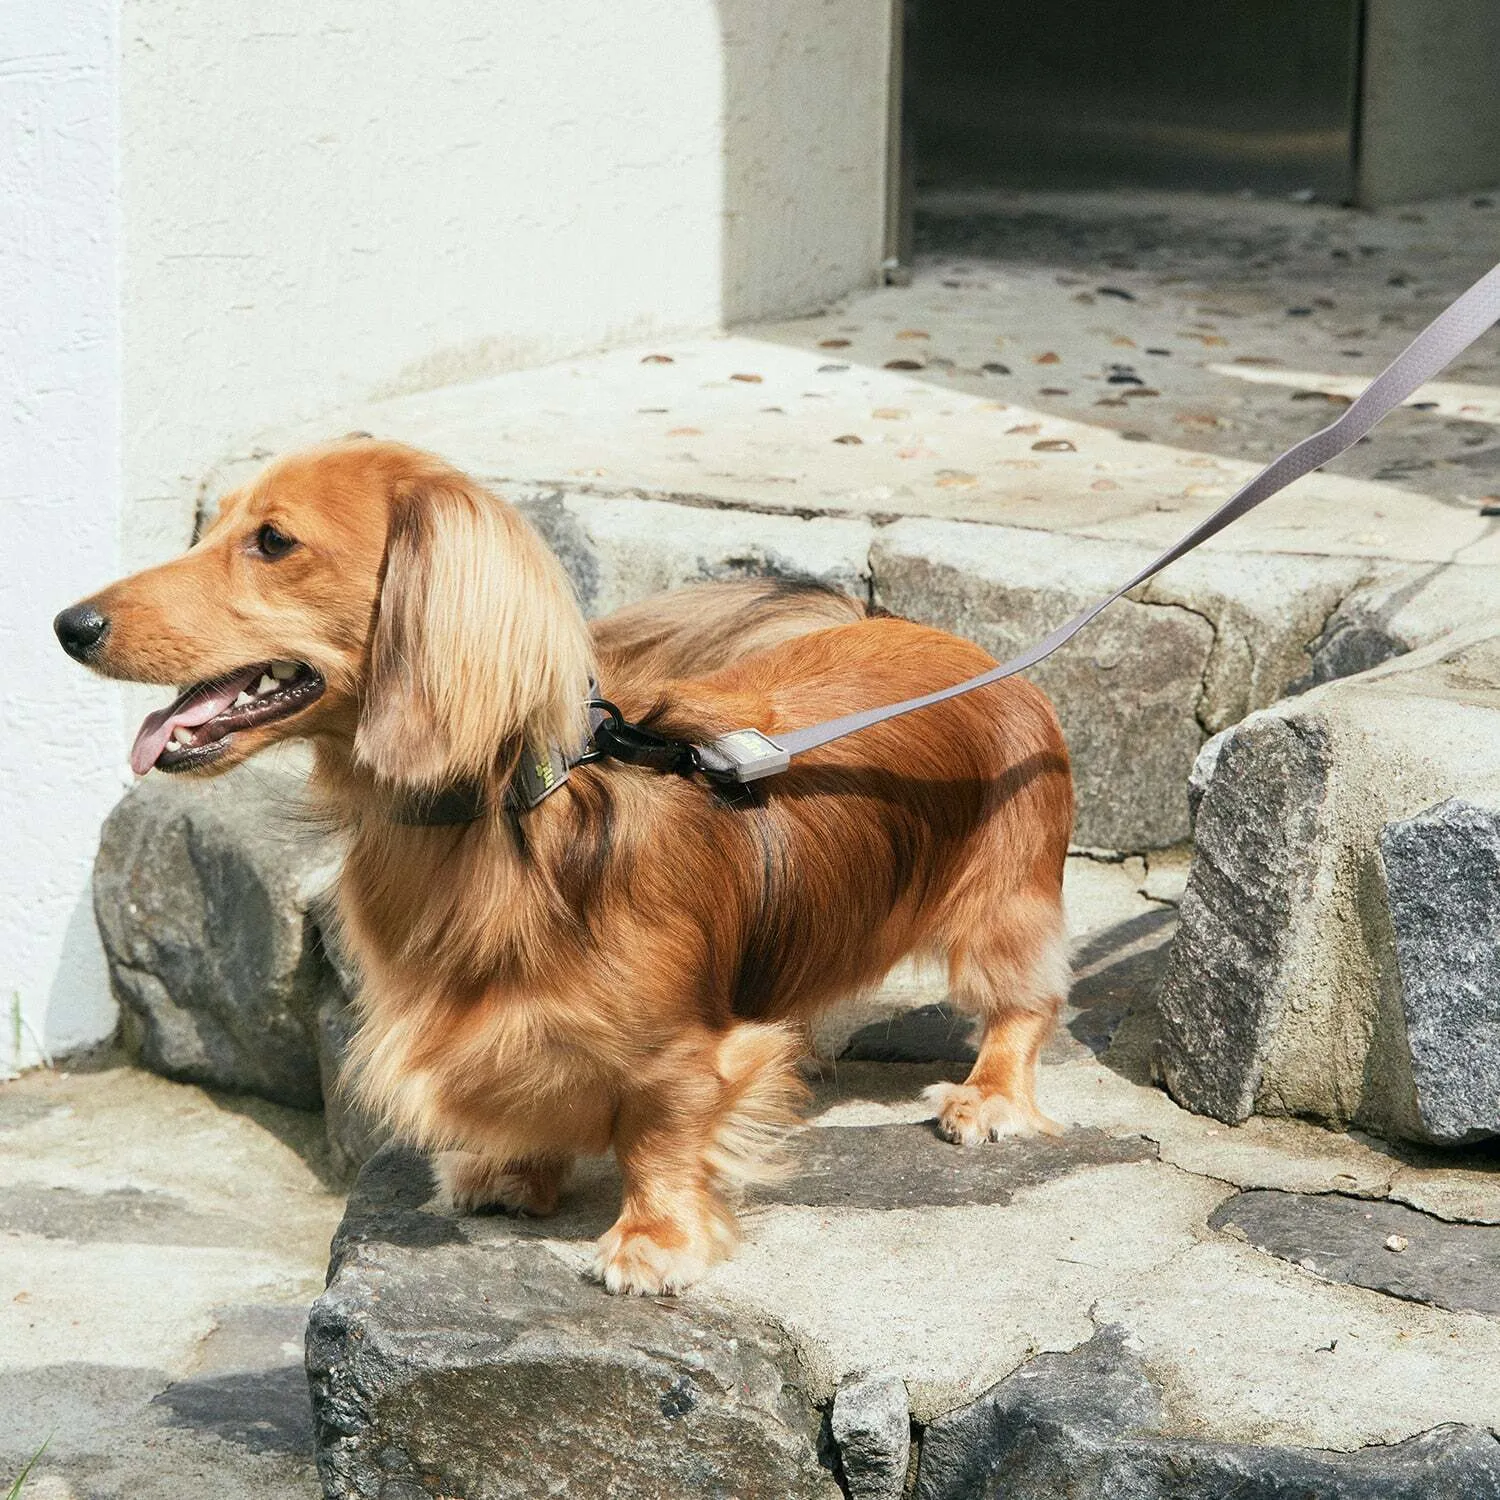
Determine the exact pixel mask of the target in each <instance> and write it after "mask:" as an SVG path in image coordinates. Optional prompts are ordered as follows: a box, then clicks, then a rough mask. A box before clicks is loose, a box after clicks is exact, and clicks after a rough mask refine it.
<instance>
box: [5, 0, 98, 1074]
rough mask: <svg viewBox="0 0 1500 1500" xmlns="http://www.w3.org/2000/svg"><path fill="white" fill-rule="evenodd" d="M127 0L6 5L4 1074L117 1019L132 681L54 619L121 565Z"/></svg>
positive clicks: (13, 1) (10, 0)
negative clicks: (116, 818)
mask: <svg viewBox="0 0 1500 1500" xmlns="http://www.w3.org/2000/svg"><path fill="white" fill-rule="evenodd" d="M115 23H116V0H7V3H6V4H5V6H4V7H3V10H0V161H3V162H4V170H3V175H0V288H3V289H4V290H3V294H0V398H3V406H0V455H3V457H0V534H3V536H4V537H5V547H4V551H3V554H0V568H3V570H4V572H3V580H4V582H3V587H0V654H3V658H4V661H5V664H6V683H5V697H4V709H3V719H0V829H3V833H0V851H3V853H0V956H3V967H0V1076H4V1074H5V1073H6V1072H8V1071H11V1070H12V1069H14V1068H16V1067H24V1066H27V1065H29V1064H31V1063H34V1062H36V1061H38V1060H39V1059H40V1058H41V1057H42V1056H44V1055H45V1053H46V1052H57V1051H62V1050H65V1049H67V1048H70V1047H75V1046H78V1045H81V1044H83V1043H86V1042H91V1041H94V1040H97V1039H98V1038H99V1037H101V1036H107V1035H108V1034H109V1032H110V1031H111V1030H113V1027H114V1005H113V1002H112V1001H111V1000H110V997H109V986H108V981H107V979H106V977H105V973H104V960H103V954H102V952H101V950H100V947H99V938H98V935H97V933H96V931H95V928H94V916H93V910H92V907H91V904H90V897H89V871H90V868H91V866H92V863H93V857H94V851H95V849H96V847H97V846H98V841H99V824H100V822H101V821H102V820H103V818H104V815H105V814H106V813H107V812H108V811H109V809H110V807H111V806H112V805H113V804H114V802H115V800H116V799H117V798H118V797H119V795H120V792H121V790H122V788H123V786H124V781H125V778H124V775H123V774H122V772H123V769H124V768H123V767H122V766H121V764H120V757H119V739H120V732H119V711H118V707H117V701H116V699H117V695H116V691H115V690H114V689H113V688H112V687H110V686H109V685H108V684H105V683H102V682H99V681H97V680H96V679H94V678H92V677H90V676H89V675H88V674H87V673H85V672H84V670H83V669H82V668H81V667H75V666H74V665H73V664H72V663H71V662H69V661H68V660H67V659H66V658H65V657H64V656H63V654H62V652H61V651H59V650H58V648H57V642H56V641H55V640H54V639H53V637H52V631H51V620H52V616H53V615H54V614H55V613H56V612H57V610H58V609H60V608H61V607H62V606H63V605H64V604H66V603H68V602H69V601H71V600H72V599H75V598H77V597H78V596H79V595H80V594H83V593H84V592H86V591H87V590H88V589H90V588H92V587H94V586H95V585H96V584H97V583H98V582H99V580H101V579H103V578H107V577H109V575H110V574H111V573H113V572H114V571H115V570H116V567H117V566H118V561H119V517H120V454H119V433H120V428H119V399H120V380H119V341H118V324H119V295H118V286H117V277H116V258H117V251H118V212H117V209H118V200H117V194H116V167H117V152H116V143H117V113H116V109H117V89H116V83H117V67H116V57H117V52H116V31H115Z"/></svg>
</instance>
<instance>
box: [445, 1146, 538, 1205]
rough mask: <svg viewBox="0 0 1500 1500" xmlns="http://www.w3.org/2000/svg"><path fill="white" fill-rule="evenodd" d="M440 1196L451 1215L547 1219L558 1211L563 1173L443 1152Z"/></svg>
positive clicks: (484, 1157) (459, 1152)
mask: <svg viewBox="0 0 1500 1500" xmlns="http://www.w3.org/2000/svg"><path fill="white" fill-rule="evenodd" d="M432 1165H433V1171H434V1172H435V1173H436V1174H437V1180H438V1196H439V1200H440V1201H441V1203H442V1204H443V1206H444V1207H445V1208H446V1209H448V1210H449V1211H450V1212H451V1213H456V1214H472V1213H477V1212H478V1211H479V1210H480V1209H484V1208H491V1209H495V1208H498V1209H502V1210H503V1211H504V1212H506V1213H513V1214H532V1215H534V1216H535V1217H537V1218H539V1219H540V1218H545V1217H546V1216H547V1215H548V1214H550V1213H553V1212H554V1211H555V1210H556V1208H557V1199H558V1192H559V1189H560V1188H561V1186H562V1179H563V1169H561V1168H553V1167H543V1166H532V1165H531V1164H530V1163H527V1164H524V1165H520V1166H516V1165H513V1164H511V1163H508V1162H502V1161H496V1160H495V1159H494V1158H493V1157H489V1156H480V1155H479V1154H478V1153H477V1152H473V1151H443V1152H440V1153H439V1154H438V1155H437V1156H436V1157H434V1158H433V1163H432Z"/></svg>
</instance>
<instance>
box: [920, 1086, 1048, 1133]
mask: <svg viewBox="0 0 1500 1500" xmlns="http://www.w3.org/2000/svg"><path fill="white" fill-rule="evenodd" d="M922 1097H923V1098H924V1099H925V1100H926V1101H927V1102H928V1103H929V1104H931V1105H932V1106H933V1108H934V1109H936V1110H937V1129H938V1134H939V1135H940V1136H942V1137H943V1139H944V1140H945V1141H952V1142H953V1144H954V1145H956V1146H977V1145H979V1144H980V1143H981V1142H982V1141H998V1140H1001V1139H1002V1138H1003V1137H1005V1136H1008V1135H1061V1134H1062V1133H1063V1132H1062V1126H1061V1125H1059V1124H1058V1123H1057V1122H1056V1121H1055V1120H1049V1119H1048V1118H1047V1116H1046V1115H1044V1114H1043V1113H1042V1112H1041V1111H1040V1110H1039V1109H1038V1108H1037V1107H1036V1106H1035V1105H1034V1104H1020V1103H1017V1102H1016V1101H1015V1100H1013V1099H1007V1098H1006V1097H1005V1096H1004V1095H1003V1094H986V1093H983V1092H982V1091H981V1090H979V1089H978V1088H976V1087H975V1086H974V1085H973V1084H972V1083H934V1084H932V1085H931V1086H930V1087H929V1088H927V1089H924V1090H923V1092H922Z"/></svg>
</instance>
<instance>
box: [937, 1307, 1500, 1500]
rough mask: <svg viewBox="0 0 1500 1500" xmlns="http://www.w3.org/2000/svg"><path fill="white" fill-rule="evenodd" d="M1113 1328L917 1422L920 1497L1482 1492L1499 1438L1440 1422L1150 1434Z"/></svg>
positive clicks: (1299, 1499)
mask: <svg viewBox="0 0 1500 1500" xmlns="http://www.w3.org/2000/svg"><path fill="white" fill-rule="evenodd" d="M1139 1347H1140V1346H1139V1343H1138V1341H1136V1340H1134V1339H1133V1338H1132V1337H1131V1336H1130V1335H1129V1334H1128V1333H1127V1331H1126V1330H1124V1329H1122V1328H1119V1327H1114V1326H1111V1327H1105V1328H1101V1329H1100V1330H1099V1332H1098V1333H1096V1334H1095V1335H1094V1337H1093V1338H1091V1339H1090V1340H1089V1341H1088V1342H1087V1343H1085V1344H1082V1345H1080V1346H1079V1347H1078V1348H1076V1349H1073V1350H1071V1351H1069V1352H1068V1353H1066V1354H1040V1355H1038V1356H1037V1357H1036V1358H1035V1359H1032V1360H1029V1361H1028V1362H1027V1363H1026V1364H1025V1365H1023V1366H1022V1367H1021V1368H1020V1369H1019V1370H1017V1371H1016V1372H1015V1374H1013V1375H1010V1376H1008V1377H1007V1378H1006V1379H1005V1380H1003V1381H1000V1382H999V1383H998V1384H997V1385H996V1386H994V1387H993V1388H992V1389H991V1390H989V1391H987V1392H985V1394H984V1395H983V1396H982V1397H980V1399H979V1400H978V1401H975V1402H974V1403H972V1404H971V1405H970V1406H967V1407H963V1408H960V1409H959V1410H957V1411H954V1412H950V1413H949V1414H948V1415H947V1416H944V1417H942V1418H940V1419H939V1420H938V1421H936V1422H934V1423H933V1424H932V1425H931V1426H930V1427H928V1428H927V1430H926V1432H925V1433H924V1434H923V1440H922V1451H921V1462H920V1467H919V1470H918V1475H917V1485H916V1492H915V1494H916V1500H1055V1497H1056V1496H1059V1495H1062V1494H1080V1495H1081V1494H1091V1495H1108V1496H1110V1497H1111V1500H1222V1497H1226V1496H1233V1497H1234V1500H1293V1497H1296V1500H1303V1497H1312V1496H1317V1497H1318V1500H1470V1497H1473V1500H1479V1497H1482V1496H1493V1495H1496V1494H1500V1445H1497V1443H1496V1442H1495V1439H1494V1438H1493V1436H1492V1435H1491V1434H1490V1433H1488V1432H1484V1431H1481V1430H1476V1429H1473V1428H1456V1427H1443V1428H1438V1429H1435V1430H1433V1431H1431V1432H1428V1433H1423V1434H1420V1435H1418V1436H1416V1437H1413V1438H1410V1439H1408V1440H1407V1441H1406V1442H1404V1443H1399V1444H1395V1445H1391V1446H1386V1445H1376V1446H1372V1447H1369V1448H1366V1449H1364V1450H1362V1451H1360V1452H1357V1453H1352V1454H1340V1453H1328V1452H1319V1451H1316V1450H1308V1449H1299V1448H1288V1447H1270V1446H1256V1445H1251V1444H1244V1443H1211V1442H1195V1441H1192V1440H1184V1439H1181V1438H1163V1437H1161V1436H1159V1435H1157V1434H1158V1433H1159V1430H1160V1426H1161V1421H1162V1411H1161V1402H1160V1398H1159V1394H1158V1392H1157V1390H1156V1389H1155V1387H1154V1386H1153V1384H1152V1382H1151V1379H1150V1378H1149V1376H1148V1375H1147V1373H1146V1370H1145V1368H1144V1366H1143V1365H1142V1362H1141V1360H1140V1358H1139Z"/></svg>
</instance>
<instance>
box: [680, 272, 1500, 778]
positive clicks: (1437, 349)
mask: <svg viewBox="0 0 1500 1500" xmlns="http://www.w3.org/2000/svg"><path fill="white" fill-rule="evenodd" d="M1497 319H1500V265H1497V266H1495V267H1494V268H1493V269H1492V270H1490V271H1489V272H1487V273H1486V274H1485V275H1484V276H1482V277H1481V278H1480V279H1479V280H1478V281H1476V282H1475V283H1474V285H1473V286H1471V287H1470V288H1469V289H1468V291H1466V292H1465V293H1464V294H1463V295H1462V296H1461V297H1459V298H1458V299H1457V300H1456V301H1455V302H1453V303H1452V304H1450V305H1449V306H1448V307H1447V308H1445V309H1444V310H1443V311H1442V312H1441V313H1439V314H1438V316H1437V317H1436V318H1434V319H1433V320H1432V322H1431V323H1429V324H1428V325H1427V327H1426V328H1424V329H1423V330H1422V331H1421V333H1419V334H1418V335H1417V336H1416V338H1414V339H1413V340H1412V341H1411V343H1410V344H1408V345H1407V346H1406V348H1405V349H1404V350H1403V351H1402V353H1401V354H1399V355H1398V356H1397V357H1396V358H1395V359H1394V360H1392V361H1391V363H1390V364H1389V365H1388V366H1387V367H1386V368H1385V369H1384V370H1383V371H1382V372H1381V373H1380V374H1379V375H1377V376H1376V377H1375V379H1374V380H1372V381H1371V382H1370V384H1369V385H1368V386H1367V387H1366V388H1365V390H1364V391H1363V392H1362V393H1361V394H1360V395H1359V396H1358V397H1356V399H1355V400H1354V401H1353V403H1352V404H1351V405H1349V406H1348V407H1346V408H1345V409H1344V411H1343V413H1342V414H1341V415H1340V416H1339V417H1338V419H1337V420H1336V421H1334V422H1330V423H1329V425H1328V426H1327V427H1324V428H1322V429H1321V430H1319V431H1318V432H1315V433H1313V434H1312V436H1311V437H1306V438H1303V439H1302V441H1301V442H1300V443H1297V444H1296V445H1295V446H1294V447H1291V448H1288V449H1287V451H1286V452H1285V453H1283V454H1282V455H1281V456H1280V457H1279V458H1276V459H1273V460H1272V461H1271V462H1270V463H1269V464H1267V465H1266V467H1265V468H1264V469H1262V470H1261V471H1260V473H1259V474H1257V475H1256V476H1255V477H1254V478H1253V479H1251V480H1249V481H1248V482H1247V483H1246V484H1244V485H1243V486H1241V488H1240V489H1239V490H1237V491H1236V492H1235V493H1234V494H1233V495H1232V496H1230V498H1229V499H1228V500H1226V501H1225V502H1224V504H1223V505H1221V506H1220V507H1219V508H1218V509H1217V510H1216V511H1214V512H1213V514H1212V515H1210V516H1208V517H1207V518H1205V519H1204V520H1202V521H1200V522H1199V523H1198V524H1197V525H1196V526H1195V527H1193V529H1192V530H1191V531H1189V532H1188V533H1187V535H1186V536H1184V537H1182V538H1180V539H1179V540H1178V541H1176V542H1174V543H1173V544H1172V546H1171V547H1169V548H1168V549H1167V550H1166V551H1165V552H1163V553H1162V555H1161V556H1160V557H1158V558H1157V559H1156V560H1155V561H1154V562H1150V563H1148V564H1147V565H1146V566H1145V567H1144V568H1142V569H1141V571H1140V572H1139V573H1137V574H1136V575H1135V576H1134V577H1133V578H1130V579H1127V580H1126V581H1125V582H1124V583H1122V584H1121V585H1120V586H1119V588H1117V589H1116V590H1115V591H1114V592H1113V593H1112V594H1109V595H1107V596H1106V597H1105V598H1103V599H1100V600H1098V601H1097V602H1096V603H1094V604H1090V605H1089V606H1088V608H1087V609H1085V610H1083V611H1082V612H1081V613H1079V614H1076V615H1074V616H1073V618H1072V619H1071V620H1068V621H1066V622H1064V623H1063V624H1061V625H1059V626H1058V627H1057V629H1056V630H1054V631H1053V632H1052V633H1051V634H1050V635H1048V636H1045V637H1043V639H1041V640H1039V641H1037V642H1036V643H1035V644H1034V645H1031V646H1028V647H1027V648H1026V649H1025V650H1024V651H1022V652H1021V653H1020V654H1019V655H1017V656H1013V657H1011V658H1010V660H1009V661H1003V662H1001V663H1000V664H999V666H996V667H991V668H990V669H989V671H987V672H982V673H980V675H979V676H978V677H971V678H970V679H969V680H968V681H967V682H960V683H956V684H954V686H952V687H947V688H941V689H939V690H938V691H937V692H934V693H926V694H924V695H923V696H922V697H920V698H907V699H905V700H904V701H903V702H901V703H888V704H886V705H885V706H884V707H882V708H867V709H862V710H861V711H860V712H859V713H853V714H845V715H844V716H843V717H842V718H838V719H827V720H825V721H824V722H823V723H821V724H811V725H809V726H807V728H805V729H793V730H788V731H787V732H786V733H783V734H778V735H777V736H775V738H774V739H773V738H771V737H770V736H768V735H765V734H762V733H761V732H760V731H759V730H757V729H740V730H736V731H735V732H734V733H732V734H727V735H724V736H722V737H721V738H720V739H717V740H715V741H714V742H713V744H712V745H703V746H699V747H698V752H697V753H698V756H699V759H700V761H701V763H702V765H703V769H704V770H706V771H708V772H709V774H710V775H718V776H722V777H726V778H732V779H734V780H736V781H757V780H759V779H760V778H761V777H763V776H773V775H775V774H776V773H777V772H778V771H784V770H785V769H786V768H787V766H788V765H789V764H790V762H791V758H792V756H794V755H801V754H802V753H803V752H805V751H807V750H815V749H816V748H817V747H818V746H819V745H826V744H828V743H829V742H830V741H832V740H841V739H843V738H844V736H845V735H850V734H857V733H858V732H859V731H860V730H861V729H868V728H869V727H870V726H871V725H872V724H883V723H884V722H885V721H886V720H887V719H895V718H899V717H900V716H901V715H902V714H911V713H916V712H917V710H918V709H922V708H930V707H931V706H932V705H933V704H935V703H944V702H946V701H947V700H948V699H949V698H957V697H958V696H960V694H963V693H972V692H973V691H974V690H975V689H976V688H982V687H987V686H988V685H989V684H990V683H992V682H999V681H1000V680H1001V679H1002V678H1005V677H1013V676H1015V674H1016V673H1017V672H1024V671H1025V670H1026V669H1027V668H1028V667H1034V666H1035V665H1036V664H1037V663H1038V662H1039V661H1042V660H1043V659H1044V658H1046V657H1048V656H1051V655H1052V653H1053V652H1054V651H1056V650H1057V649H1058V647H1059V646H1062V645H1065V644H1066V643H1067V642H1068V641H1070V640H1072V639H1073V637H1074V636H1075V635H1077V634H1078V632H1079V631H1080V630H1082V629H1083V627H1084V626H1085V625H1087V624H1089V622H1090V621H1091V620H1093V619H1094V617H1095V616H1096V615H1098V614H1100V613H1101V612H1102V611H1103V610H1106V609H1108V608H1109V606H1110V605H1111V604H1113V603H1114V602H1115V601H1116V600H1117V599H1119V598H1121V597H1122V596H1123V595H1125V594H1128V593H1129V592H1130V590H1131V589H1133V588H1137V587H1139V586H1140V585H1141V584H1143V583H1145V582H1146V581H1147V580H1148V579H1150V578H1154V577H1155V576H1156V575H1157V574H1158V573H1160V572H1161V570H1162V569H1163V568H1165V567H1167V566H1168V565H1169V564H1171V563H1174V562H1176V561H1177V559H1178V558H1179V557H1182V556H1183V555H1184V554H1185V553H1188V552H1191V551H1192V550H1193V548H1194V547H1196V546H1198V545H1199V544H1200V543H1202V542H1206V541H1207V540H1208V539H1209V537H1211V536H1215V535H1217V534H1218V533H1219V532H1221V531H1223V529H1224V528H1225V527H1226V526H1228V525H1230V524H1231V523H1232V522H1234V521H1237V520H1239V518H1240V517H1241V516H1243V515H1245V514H1246V513H1247V512H1249V511H1252V510H1254V509H1255V507H1256V506H1257V505H1259V504H1260V503H1261V502H1262V501H1263V500H1268V499H1270V497H1271V496H1272V495H1274V494H1276V493H1277V492H1278V491H1279V490H1283V489H1285V488H1286V487H1287V485H1289V484H1291V483H1293V481H1295V480H1298V479H1301V478H1302V477H1303V475H1305V474H1311V473H1312V472H1313V470H1314V469H1320V468H1322V467H1323V465H1324V464H1326V463H1328V462H1329V461H1330V460H1331V459H1334V458H1337V457H1338V456H1339V454H1341V453H1343V452H1345V451H1346V450H1347V449H1349V448H1352V447H1353V446H1354V445H1355V443H1357V442H1358V441H1359V440H1360V439H1361V438H1362V437H1364V435H1365V434H1366V433H1367V432H1369V431H1370V429H1371V428H1372V427H1374V425H1375V424H1376V423H1377V422H1378V421H1380V419H1381V418H1382V417H1384V416H1387V415H1388V414H1389V413H1390V412H1392V411H1394V410H1395V409H1396V408H1397V407H1398V406H1400V405H1401V404H1402V403H1403V402H1404V401H1407V400H1409V399H1410V398H1411V396H1412V395H1413V394H1415V392H1416V391H1417V389H1418V388H1419V387H1420V386H1423V385H1425V384H1426V383H1427V382H1428V381H1429V380H1431V379H1432V377H1433V376H1434V375H1436V374H1437V373H1438V372H1439V371H1440V370H1442V369H1443V368H1444V367H1445V366H1447V365H1449V364H1451V363H1452V362H1453V361H1454V360H1455V359H1457V358H1458V356H1459V355H1460V354H1462V353H1463V351H1464V350H1465V349H1467V348H1468V347H1469V345H1470V344H1472V343H1473V342H1474V340H1475V339H1477V338H1478V337H1479V336H1480V335H1481V334H1482V333H1484V332H1485V331H1486V330H1487V329H1488V328H1489V327H1490V326H1491V325H1492V324H1493V323H1495V322H1496V320H1497Z"/></svg>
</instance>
